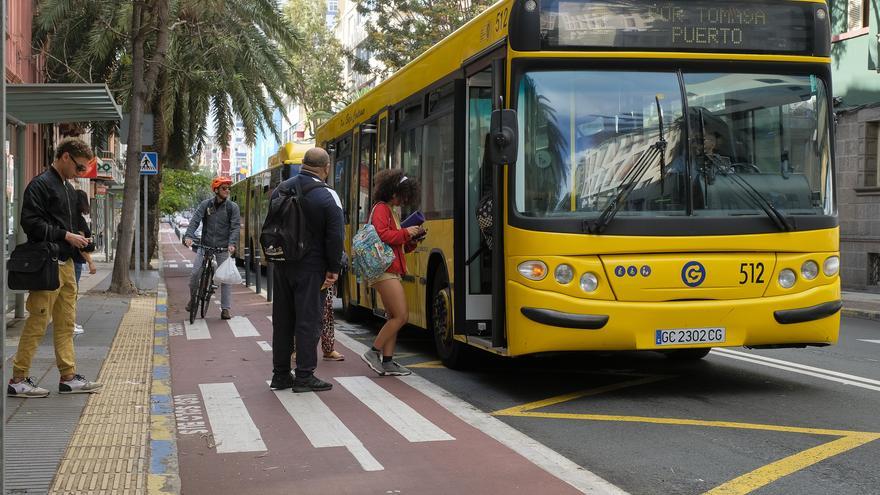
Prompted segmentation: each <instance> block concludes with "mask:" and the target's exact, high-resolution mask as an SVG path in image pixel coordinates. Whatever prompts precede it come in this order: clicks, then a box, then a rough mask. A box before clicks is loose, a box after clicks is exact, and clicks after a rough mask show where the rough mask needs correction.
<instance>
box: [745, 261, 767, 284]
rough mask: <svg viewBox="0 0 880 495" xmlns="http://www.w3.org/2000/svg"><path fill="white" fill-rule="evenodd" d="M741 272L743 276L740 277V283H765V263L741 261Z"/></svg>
mask: <svg viewBox="0 0 880 495" xmlns="http://www.w3.org/2000/svg"><path fill="white" fill-rule="evenodd" d="M739 274H740V276H741V277H742V278H740V279H739V284H740V285H744V284H748V283H752V284H763V283H764V263H740V264H739Z"/></svg>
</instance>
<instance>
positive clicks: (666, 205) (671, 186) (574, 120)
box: [515, 71, 688, 219]
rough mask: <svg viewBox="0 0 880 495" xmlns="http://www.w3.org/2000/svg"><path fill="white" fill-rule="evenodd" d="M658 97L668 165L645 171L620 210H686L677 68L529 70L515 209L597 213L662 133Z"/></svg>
mask: <svg viewBox="0 0 880 495" xmlns="http://www.w3.org/2000/svg"><path fill="white" fill-rule="evenodd" d="M658 102H659V104H660V105H661V107H662V109H663V134H664V138H665V140H666V142H667V143H668V145H667V147H666V155H665V157H664V159H665V162H664V165H666V166H661V165H660V163H656V164H654V166H653V167H652V169H651V170H649V171H648V172H646V173H645V175H644V176H643V177H642V179H641V180H640V181H639V184H637V185H636V189H634V190H633V192H632V194H630V195H629V197H628V198H627V201H626V204H624V205H622V206H621V210H620V215H621V216H627V215H648V216H653V215H657V214H662V215H684V214H686V211H687V209H686V206H687V203H688V197H687V190H686V188H685V187H684V182H683V180H682V179H683V177H684V176H685V174H686V172H687V170H686V166H685V161H684V158H683V146H682V145H681V139H682V137H683V133H682V129H683V126H682V121H683V118H682V98H681V90H680V88H679V83H678V77H677V75H676V74H675V72H653V73H652V72H615V71H536V72H530V73H527V74H526V75H525V77H523V79H522V80H521V82H520V85H519V96H518V100H517V107H518V112H517V113H518V116H519V129H520V133H519V139H520V145H519V158H518V160H517V165H516V169H515V170H516V189H515V199H516V208H517V210H518V211H519V212H520V213H521V214H522V215H524V216H530V217H574V218H585V219H586V218H595V217H598V215H599V214H600V212H601V211H602V210H603V209H605V208H606V206H607V205H608V204H609V203H610V202H611V200H612V199H613V198H614V197H615V196H616V194H617V191H618V187H619V186H620V185H621V184H622V183H623V181H624V180H626V179H627V176H628V172H629V171H630V170H631V169H632V168H633V167H634V166H635V165H636V164H637V162H638V160H639V158H640V157H641V156H642V154H643V153H644V152H645V151H646V150H647V149H648V148H649V147H650V146H651V145H653V144H654V143H656V142H657V141H658V140H659V137H660V118H659V116H658V114H657V104H658ZM658 162H659V160H658Z"/></svg>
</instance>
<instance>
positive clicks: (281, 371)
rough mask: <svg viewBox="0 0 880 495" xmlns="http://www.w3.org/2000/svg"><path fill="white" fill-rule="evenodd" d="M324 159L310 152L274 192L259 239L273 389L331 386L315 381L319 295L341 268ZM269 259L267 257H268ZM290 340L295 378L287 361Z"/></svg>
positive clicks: (336, 214)
mask: <svg viewBox="0 0 880 495" xmlns="http://www.w3.org/2000/svg"><path fill="white" fill-rule="evenodd" d="M329 173H330V156H329V155H328V154H327V152H326V151H324V150H323V149H322V148H312V149H310V150H308V151H306V154H305V156H304V157H303V165H302V170H301V171H300V173H299V174H298V175H295V176H293V177H291V178H289V179H287V180H285V181H284V182H282V183H281V184H279V185H278V187H276V188H275V191H274V192H273V193H272V199H271V200H270V204H269V212H268V214H267V215H266V221H265V222H264V225H263V230H262V233H261V236H260V244H261V245H262V247H263V250H264V252H265V253H266V255H267V259H269V260H270V261H272V260H273V259H274V260H275V263H276V266H275V270H274V291H275V296H274V297H275V299H274V300H273V302H272V383H271V385H270V387H271V388H273V389H286V388H292V389H293V391H294V392H297V393H299V392H320V391H324V390H330V389H331V388H333V385H331V384H330V383H327V382H325V381H323V380H321V379H320V378H318V377H316V376H315V368H317V366H318V340H319V338H320V335H321V312H322V307H323V300H322V294H321V291H322V290H323V289H326V288H327V287H330V286H331V285H333V283H334V282H336V279H337V278H338V277H339V272H340V270H341V268H342V266H341V265H342V263H341V259H342V243H343V238H344V235H345V234H344V231H343V219H342V203H341V202H340V201H339V196H337V195H336V192H335V191H334V190H333V189H330V187H329V186H328V185H327V184H326V183H325V182H324V181H325V180H327V176H328V175H329ZM270 253H271V254H270ZM294 338H295V339H296V370H295V375H296V376H295V377H293V376H291V374H290V367H291V366H290V357H291V355H292V354H293V345H294Z"/></svg>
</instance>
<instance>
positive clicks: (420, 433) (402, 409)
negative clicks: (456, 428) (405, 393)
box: [336, 376, 455, 442]
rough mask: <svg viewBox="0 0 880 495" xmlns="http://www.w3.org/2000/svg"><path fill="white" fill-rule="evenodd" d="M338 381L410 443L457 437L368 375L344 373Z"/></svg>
mask: <svg viewBox="0 0 880 495" xmlns="http://www.w3.org/2000/svg"><path fill="white" fill-rule="evenodd" d="M336 381H337V382H339V383H340V384H341V385H342V386H343V387H345V388H346V389H348V391H349V392H351V394H352V395H354V396H355V397H357V398H358V400H360V401H361V402H363V403H364V405H366V406H367V407H369V408H370V409H371V410H372V411H373V412H374V413H376V415H377V416H379V417H380V418H382V420H383V421H385V422H386V423H388V426H390V427H392V428H394V429H395V430H397V432H398V433H400V434H401V435H403V437H404V438H406V439H407V440H409V441H410V442H438V441H444V440H455V438H454V437H452V436H450V435H449V434H448V433H446V432H445V431H443V430H441V429H440V428H439V427H438V426H437V425H435V424H434V423H432V422H430V421H428V420H427V419H426V418H425V417H424V416H422V415H421V414H419V413H418V412H416V410H415V409H413V408H411V407H410V406H409V405H407V404H406V403H405V402H403V401H402V400H400V399H398V398H397V397H395V396H393V395H391V393H390V392H388V391H387V390H385V389H384V388H382V387H380V386H379V385H378V384H377V383H376V382H374V381H373V380H371V379H369V378H367V377H365V376H341V377H337V378H336Z"/></svg>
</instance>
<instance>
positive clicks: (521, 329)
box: [507, 281, 841, 356]
mask: <svg viewBox="0 0 880 495" xmlns="http://www.w3.org/2000/svg"><path fill="white" fill-rule="evenodd" d="M507 302H508V311H507V329H508V352H509V354H510V355H512V356H515V355H522V354H532V353H536V352H552V351H584V350H607V351H611V350H665V349H682V348H699V347H739V346H785V345H793V346H794V345H829V344H834V343H836V342H837V336H838V332H839V328H840V312H839V311H840V307H841V303H840V285H839V282H835V283H833V284H829V285H824V286H819V287H815V288H812V289H809V290H806V291H803V292H798V293H795V294H788V295H784V296H775V297H761V298H754V299H735V300H701V301H671V302H622V301H603V300H592V299H581V298H575V297H571V296H567V295H563V294H558V293H555V292H548V291H541V290H535V289H532V288H529V287H526V286H524V285H522V284H520V283H517V282H513V281H508V284H507ZM717 328H723V329H724V331H725V339H724V341H723V342H713V343H700V344H672V345H669V344H667V345H658V344H657V341H656V336H657V330H673V329H676V330H677V329H685V330H687V329H717Z"/></svg>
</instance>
